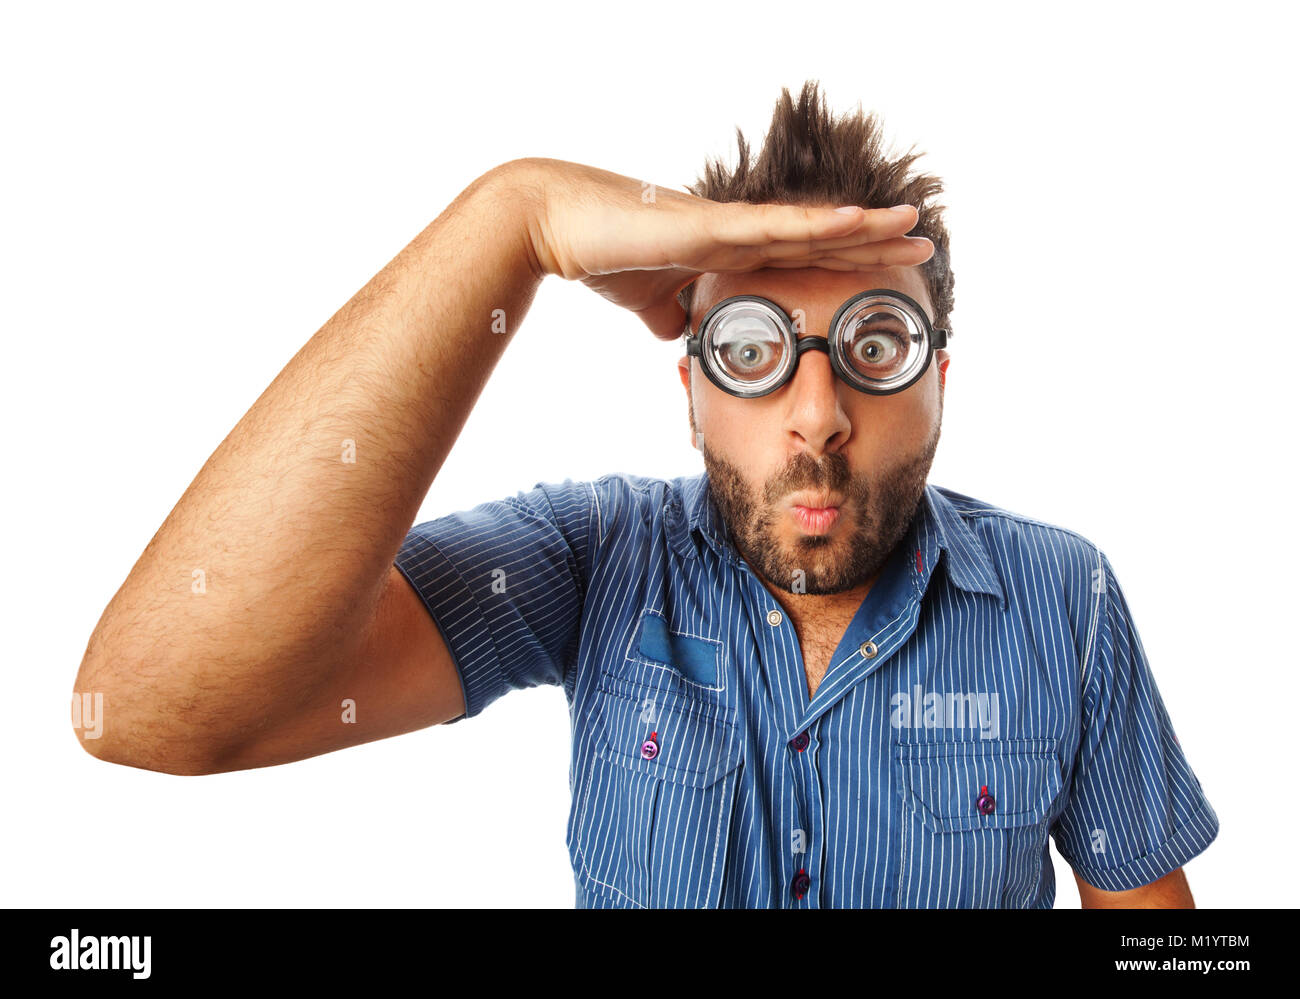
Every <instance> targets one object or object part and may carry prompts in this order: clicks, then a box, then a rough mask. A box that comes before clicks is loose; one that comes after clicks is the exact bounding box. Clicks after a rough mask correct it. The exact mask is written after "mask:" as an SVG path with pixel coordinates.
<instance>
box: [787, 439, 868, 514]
mask: <svg viewBox="0 0 1300 999" xmlns="http://www.w3.org/2000/svg"><path fill="white" fill-rule="evenodd" d="M804 489H814V490H826V491H828V492H837V493H843V494H845V495H851V496H865V495H866V492H867V485H866V481H865V480H855V479H854V477H853V474H852V473H851V472H850V471H849V462H848V459H847V458H846V457H844V455H843V454H841V453H840V452H838V451H837V452H835V453H833V454H827V455H823V456H822V458H821V460H820V461H819V460H817V459H814V458H813V457H812V456H811V455H809V454H807V453H806V452H803V451H801V452H799V453H798V454H795V455H792V456H791V458H790V460H789V461H788V462H787V463H786V466H785V468H783V469H782V470H781V471H780V473H779V474H777V475H776V476H774V477H773V478H771V479H769V480H768V482H767V484H766V485H765V486H764V487H763V492H764V494H765V495H764V498H765V499H766V500H767V502H769V503H775V502H777V501H778V500H780V499H781V498H783V497H785V496H788V495H789V494H790V493H793V492H798V491H799V490H804Z"/></svg>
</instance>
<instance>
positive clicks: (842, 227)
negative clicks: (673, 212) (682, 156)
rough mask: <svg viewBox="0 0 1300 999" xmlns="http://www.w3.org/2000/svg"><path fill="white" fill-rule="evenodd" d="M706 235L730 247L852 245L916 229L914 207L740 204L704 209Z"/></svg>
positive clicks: (887, 237)
mask: <svg viewBox="0 0 1300 999" xmlns="http://www.w3.org/2000/svg"><path fill="white" fill-rule="evenodd" d="M705 211H706V220H707V221H706V226H707V228H708V231H709V235H710V236H712V237H713V238H714V239H716V240H717V241H718V242H721V243H726V244H728V245H731V246H758V245H760V244H765V243H779V242H796V243H805V244H806V243H808V242H810V241H818V240H835V239H839V238H848V239H850V240H851V241H856V242H869V241H873V240H880V239H889V238H890V237H893V236H901V235H902V234H903V233H905V232H907V231H908V230H909V229H911V228H912V227H913V226H915V225H916V219H917V211H916V208H915V207H913V206H911V205H907V206H904V210H903V211H897V212H896V211H893V210H892V209H889V208H874V209H870V210H867V209H857V210H856V211H854V212H852V213H849V214H847V215H846V214H841V213H839V212H836V211H835V210H834V209H831V208H808V207H804V206H802V205H750V204H742V203H739V202H736V203H728V204H721V205H716V206H710V207H709V208H707V209H706V210H705Z"/></svg>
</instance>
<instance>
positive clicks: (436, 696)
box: [205, 480, 598, 773]
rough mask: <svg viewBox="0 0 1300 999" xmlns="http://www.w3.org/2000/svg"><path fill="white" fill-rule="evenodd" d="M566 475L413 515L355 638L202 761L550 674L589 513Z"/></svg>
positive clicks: (460, 711)
mask: <svg viewBox="0 0 1300 999" xmlns="http://www.w3.org/2000/svg"><path fill="white" fill-rule="evenodd" d="M597 509H598V503H597V498H596V492H595V488H594V487H593V486H592V485H591V484H589V483H575V482H572V481H570V480H566V481H565V483H563V484H562V485H558V486H541V485H538V486H537V487H536V488H534V489H533V490H531V491H530V492H528V493H521V494H519V495H518V496H515V497H511V498H509V499H506V500H500V501H497V500H493V501H489V502H486V503H481V504H479V505H478V506H476V507H474V508H473V509H471V510H465V511H461V512H459V513H453V514H449V515H447V516H445V517H440V518H438V519H436V520H431V521H427V522H425V523H422V524H417V525H415V526H414V527H412V528H411V530H410V531H409V532H408V533H407V536H406V539H405V540H404V541H403V543H402V546H401V548H400V549H399V551H398V553H397V556H396V559H395V563H394V565H392V566H391V567H390V568H389V572H388V576H387V579H386V580H385V583H384V586H383V589H382V590H381V592H380V596H379V599H378V601H377V604H376V608H375V611H374V613H373V615H372V616H371V618H370V621H369V623H368V625H367V627H366V629H365V631H364V633H363V634H362V635H360V636H358V639H357V647H356V651H354V652H352V653H350V654H348V655H346V656H344V657H342V660H343V661H342V662H341V663H340V664H336V665H333V666H332V672H331V674H330V675H329V676H328V677H326V678H325V679H323V680H322V681H321V682H320V683H319V684H318V685H317V686H316V687H315V688H314V689H313V690H312V691H311V693H310V694H307V695H304V699H303V701H302V702H301V703H300V704H298V705H296V706H295V707H293V708H292V709H291V710H289V711H287V712H286V711H281V712H278V713H277V715H276V717H275V718H274V719H270V718H268V719H266V720H265V722H264V723H263V725H262V726H261V731H260V732H259V733H258V734H256V735H254V736H252V737H245V738H243V739H241V740H240V743H239V745H238V747H236V748H235V749H233V750H232V751H230V752H227V753H226V754H224V755H223V756H222V757H221V758H220V760H219V761H218V763H217V765H216V766H215V767H214V768H213V769H210V770H207V771H205V772H211V773H216V772H221V771H225V770H241V769H248V768H251V767H264V766H272V765H275V764H279V763H289V762H291V761H293V760H301V759H305V758H307V757H309V756H317V755H319V754H321V753H328V752H332V751H334V750H337V749H344V748H346V747H348V746H355V745H358V744H360V743H364V742H371V741H373V740H375V739H383V738H387V737H389V736H394V735H401V734H402V733H404V732H411V731H414V730H415V729H418V728H424V727H427V726H429V725H437V724H440V723H442V722H448V721H455V720H457V719H459V718H463V717H473V716H474V715H475V714H477V713H478V712H480V711H482V710H483V708H484V707H486V706H487V705H488V704H489V703H491V702H492V701H493V700H495V699H496V698H497V697H500V696H502V695H503V694H504V693H506V691H508V690H511V689H517V688H519V687H527V686H536V685H538V684H543V683H560V682H562V680H563V678H564V675H565V671H566V669H567V668H568V666H569V665H570V664H571V663H572V662H573V661H574V659H575V657H576V651H577V645H578V636H579V623H580V620H581V617H582V608H583V602H584V596H585V591H586V580H587V575H588V572H589V565H590V552H591V545H592V543H593V537H594V535H593V532H594V531H595V529H596V527H597V524H598V519H597V513H596V511H597Z"/></svg>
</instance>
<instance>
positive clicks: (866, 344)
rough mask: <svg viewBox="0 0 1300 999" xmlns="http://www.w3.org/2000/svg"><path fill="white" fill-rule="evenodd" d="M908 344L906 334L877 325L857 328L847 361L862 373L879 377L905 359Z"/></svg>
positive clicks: (864, 325) (863, 325) (865, 325)
mask: <svg viewBox="0 0 1300 999" xmlns="http://www.w3.org/2000/svg"><path fill="white" fill-rule="evenodd" d="M909 347H910V343H909V341H908V338H907V336H906V334H904V333H902V332H901V331H899V330H896V329H892V328H890V327H888V326H881V325H879V324H871V325H867V324H865V323H863V324H861V325H859V326H858V328H857V330H856V331H855V333H854V338H853V342H852V343H851V344H850V346H849V351H848V353H849V359H850V360H851V361H853V363H854V364H855V365H856V366H857V367H858V368H859V369H860V370H862V371H864V372H866V373H868V374H870V375H872V376H873V377H879V376H880V375H881V373H882V372H888V371H890V370H891V369H893V368H896V367H898V366H899V365H900V364H902V363H903V362H904V361H905V360H906V359H907V352H908V349H909Z"/></svg>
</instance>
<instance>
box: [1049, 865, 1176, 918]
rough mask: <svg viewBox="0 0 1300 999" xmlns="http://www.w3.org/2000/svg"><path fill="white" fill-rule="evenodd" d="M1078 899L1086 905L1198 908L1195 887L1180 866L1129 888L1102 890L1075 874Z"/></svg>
mask: <svg viewBox="0 0 1300 999" xmlns="http://www.w3.org/2000/svg"><path fill="white" fill-rule="evenodd" d="M1074 880H1075V883H1076V884H1078V886H1079V901H1080V902H1081V903H1082V907H1083V908H1085V909H1195V908H1196V903H1195V902H1193V901H1192V890H1191V888H1189V887H1188V885H1187V876H1186V875H1185V874H1183V869H1182V868H1181V867H1179V868H1176V869H1174V870H1172V871H1170V872H1169V873H1168V874H1166V875H1165V876H1164V877H1162V878H1158V879H1157V880H1155V881H1152V882H1151V883H1150V884H1147V885H1141V886H1140V887H1137V888H1130V889H1129V890H1127V891H1102V890H1101V889H1100V888H1096V887H1094V886H1093V885H1090V884H1088V882H1087V881H1085V880H1083V878H1081V877H1079V873H1078V872H1077V871H1076V872H1075V874H1074Z"/></svg>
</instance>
